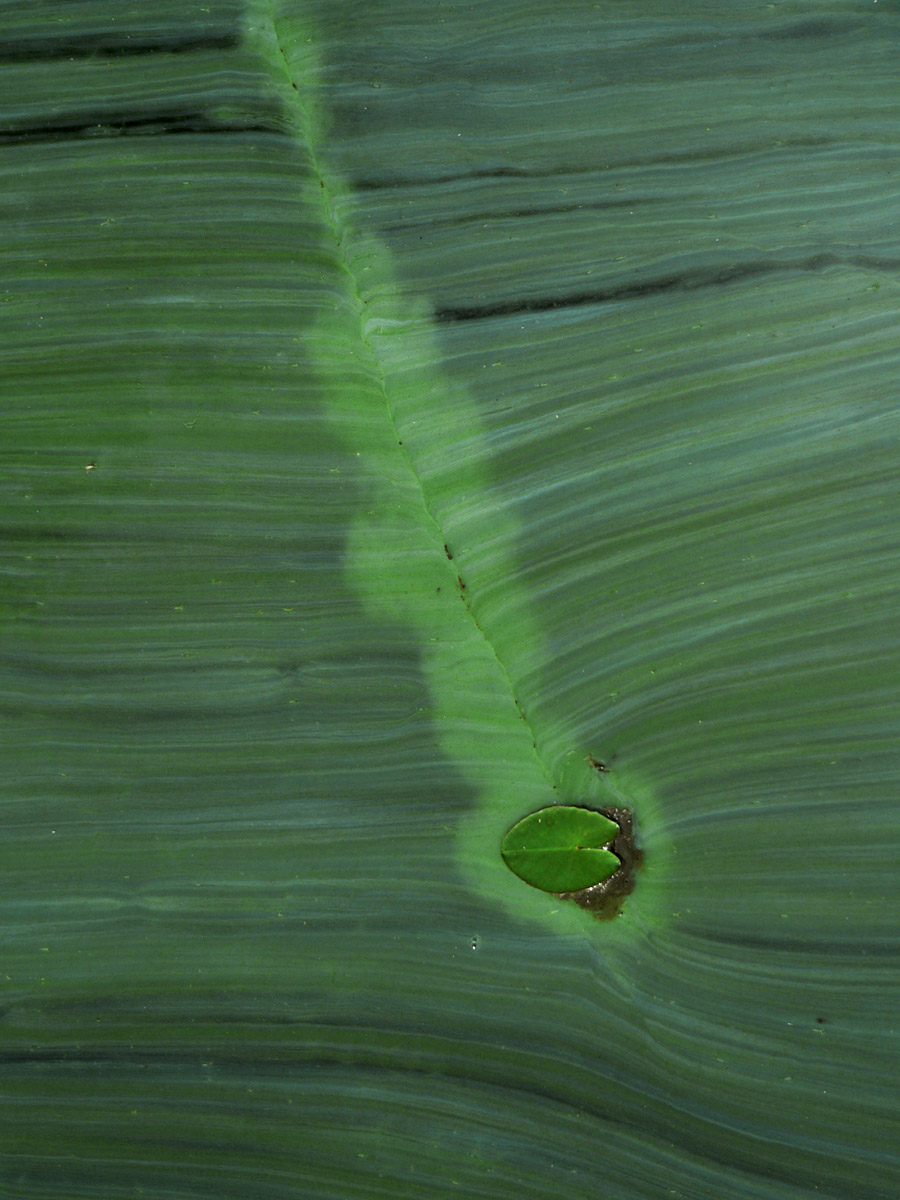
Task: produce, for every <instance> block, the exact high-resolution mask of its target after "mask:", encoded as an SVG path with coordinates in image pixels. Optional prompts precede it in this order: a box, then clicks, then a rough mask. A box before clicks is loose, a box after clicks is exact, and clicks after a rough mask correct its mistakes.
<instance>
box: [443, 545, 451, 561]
mask: <svg viewBox="0 0 900 1200" xmlns="http://www.w3.org/2000/svg"><path fill="white" fill-rule="evenodd" d="M444 553H445V554H446V555H447V557H448V558H449V559H450V561H451V562H452V561H453V555H452V554H451V553H450V547H449V546H448V545H447V543H446V542H444Z"/></svg>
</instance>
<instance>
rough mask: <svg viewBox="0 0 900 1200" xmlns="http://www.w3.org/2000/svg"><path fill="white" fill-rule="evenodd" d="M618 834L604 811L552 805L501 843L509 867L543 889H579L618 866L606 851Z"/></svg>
mask: <svg viewBox="0 0 900 1200" xmlns="http://www.w3.org/2000/svg"><path fill="white" fill-rule="evenodd" d="M618 832H619V827H618V825H617V824H616V823H615V821H610V820H609V818H608V817H604V816H603V815H602V813H598V812H592V811H591V810H590V809H587V808H576V807H574V806H573V805H562V804H560V805H556V806H554V807H551V808H542V809H541V810H540V812H535V813H530V814H529V815H528V816H527V817H523V818H522V820H521V821H517V822H516V824H515V825H514V826H513V827H512V829H510V831H509V833H507V835H506V836H505V837H504V839H503V842H502V844H501V847H500V853H501V854H502V855H503V860H504V862H505V863H506V865H507V866H508V867H509V869H510V870H511V871H514V872H515V873H516V875H518V876H519V878H520V879H524V880H525V882H526V883H530V884H531V886H532V887H536V888H540V889H541V890H542V891H544V892H577V891H580V890H581V889H582V888H586V887H591V886H592V885H593V884H595V883H600V882H601V881H602V880H604V879H608V878H609V877H610V875H612V874H614V872H615V871H617V870H618V868H619V866H620V865H621V864H620V863H619V860H618V858H616V856H615V854H613V853H612V851H611V850H610V849H608V847H609V844H610V843H611V842H612V841H613V839H614V838H615V837H616V835H617V834H618Z"/></svg>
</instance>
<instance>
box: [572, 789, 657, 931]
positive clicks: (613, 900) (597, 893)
mask: <svg viewBox="0 0 900 1200" xmlns="http://www.w3.org/2000/svg"><path fill="white" fill-rule="evenodd" d="M597 811H598V812H601V813H602V814H603V815H604V817H609V819H610V820H611V821H615V823H616V824H617V825H618V827H619V833H618V835H617V837H616V839H615V841H614V842H613V843H612V845H611V846H610V849H611V850H612V852H613V854H615V856H616V858H618V859H619V861H620V862H621V864H622V865H621V866H620V867H619V869H618V871H616V873H615V874H614V875H610V877H609V879H604V880H603V881H602V883H595V884H593V885H592V886H591V887H587V888H582V889H581V891H580V892H557V893H556V895H558V896H559V898H560V900H574V901H575V903H576V904H577V905H578V907H579V908H583V909H585V911H586V912H589V913H591V914H592V915H593V916H595V917H596V918H597V920H598V921H611V920H612V919H613V917H617V916H618V915H619V913H620V912H621V911H622V906H623V904H624V903H625V897H626V896H628V895H630V894H631V892H633V891H634V872H635V871H636V870H637V869H638V867H640V866H641V864H642V863H643V861H644V855H643V853H642V852H641V851H640V850H638V848H637V847H636V846H635V844H634V814H633V813H632V811H631V809H630V808H615V807H611V808H601V809H598V810H597Z"/></svg>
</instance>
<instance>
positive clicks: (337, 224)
mask: <svg viewBox="0 0 900 1200" xmlns="http://www.w3.org/2000/svg"><path fill="white" fill-rule="evenodd" d="M265 11H266V17H267V20H268V22H269V24H270V26H271V35H272V46H273V49H275V50H276V51H277V54H278V58H279V60H280V66H281V69H282V70H283V72H284V76H285V79H286V80H287V83H288V84H289V85H290V90H289V91H286V97H285V103H286V104H288V105H290V106H292V107H293V110H294V113H293V115H294V118H295V120H296V123H297V126H298V128H299V130H300V131H301V132H302V134H303V136H304V141H305V148H306V152H307V156H308V162H309V167H310V170H311V171H312V173H313V175H314V177H315V179H316V180H317V182H318V184H319V189H318V190H319V195H320V201H321V208H322V213H323V219H324V223H325V225H326V226H327V227H328V228H329V229H330V230H331V233H332V236H333V237H334V240H335V245H336V247H337V261H338V264H339V266H340V269H341V271H342V273H343V275H344V277H345V279H346V281H347V291H348V295H349V298H350V301H351V304H352V307H353V310H354V311H355V313H356V316H357V321H358V324H359V341H360V343H361V345H362V346H363V348H364V350H365V353H366V355H367V356H368V358H369V360H370V363H371V366H372V370H373V374H374V377H375V381H376V385H377V388H378V391H379V392H380V394H381V398H382V400H383V402H384V411H385V414H386V416H387V420H388V422H389V424H390V427H391V431H392V433H393V437H394V442H395V443H396V445H397V450H398V452H399V453H400V454H401V455H402V458H403V461H404V462H405V464H406V467H407V469H408V471H409V473H410V475H411V477H412V479H413V482H414V484H415V488H416V493H417V495H418V498H419V502H420V504H421V507H422V512H423V513H424V516H425V520H426V523H427V525H428V526H429V527H430V528H431V529H432V530H433V531H434V542H435V549H436V551H437V552H438V553H440V554H441V555H442V556H444V557H447V558H449V555H445V549H446V545H447V536H446V534H445V533H444V530H443V528H442V527H441V524H440V522H439V521H438V519H437V517H436V516H435V514H434V512H433V510H432V509H431V507H430V505H429V503H428V498H427V495H426V492H425V487H424V484H423V482H422V478H421V476H420V475H419V473H418V471H417V470H416V466H415V463H414V462H413V459H412V457H411V455H410V453H409V451H408V450H407V448H406V447H405V446H404V444H403V439H402V438H401V437H400V432H399V430H398V428H397V422H396V419H395V417H394V411H393V408H392V407H391V400H390V394H389V392H388V384H387V378H386V376H385V371H384V367H383V365H382V362H381V359H380V358H379V356H378V353H377V351H376V349H375V346H374V345H373V343H372V340H371V338H370V337H369V335H368V333H367V332H366V313H367V310H368V304H367V302H366V299H365V297H364V296H363V294H362V291H361V288H360V283H359V279H358V278H357V276H356V274H355V273H354V271H353V268H352V266H351V264H350V258H349V255H348V254H347V248H346V247H347V241H348V234H347V232H346V230H345V228H344V226H343V224H342V222H341V221H340V219H339V218H338V216H337V212H336V207H335V204H334V192H333V188H332V187H330V186H329V182H328V173H327V171H326V170H325V169H324V167H323V165H322V162H321V161H320V158H319V152H318V137H317V135H316V123H315V121H314V120H313V117H312V115H311V112H310V108H309V101H308V100H307V101H306V102H305V101H304V93H303V92H302V91H301V88H300V86H299V85H298V82H297V81H296V80H295V79H294V77H293V75H292V73H291V67H290V63H289V61H288V58H287V55H286V53H285V49H284V42H283V40H282V38H281V36H280V35H279V31H278V19H277V15H276V0H267V3H266V4H265ZM302 82H303V81H302V80H301V83H302ZM447 572H448V575H449V576H450V577H451V578H452V579H453V582H454V584H455V583H457V581H458V580H459V576H458V575H457V574H456V571H455V570H454V569H453V567H452V565H451V564H450V563H449V562H448V564H447ZM460 583H461V580H460ZM464 586H465V585H461V586H460V588H459V596H460V603H461V604H462V605H463V608H464V609H465V611H466V612H467V613H468V615H469V618H470V620H471V621H472V624H473V625H474V627H475V629H476V630H477V631H478V633H479V634H480V636H481V638H482V639H483V641H484V643H485V645H486V646H487V648H488V650H489V651H490V653H491V655H492V656H493V658H494V661H495V662H496V663H497V666H498V667H499V669H500V671H501V673H502V675H503V678H504V680H505V682H506V685H507V687H508V689H509V693H510V696H511V697H512V701H513V704H514V705H515V708H516V711H517V712H518V714H519V716H520V718H521V719H522V721H523V722H524V724H525V727H526V728H527V730H528V732H529V734H530V737H531V745H532V747H533V749H534V755H535V759H536V761H537V763H538V766H539V767H540V770H541V772H542V773H543V775H544V776H545V777H546V779H547V782H548V783H549V785H550V787H551V788H552V790H553V791H554V792H555V791H557V790H558V789H557V786H556V782H555V780H554V778H553V774H552V772H551V771H550V768H549V766H548V765H547V763H546V761H545V760H544V758H543V756H542V755H541V753H540V751H539V750H538V747H537V736H536V734H535V730H534V727H533V726H532V724H531V721H530V719H529V717H528V715H527V713H526V712H525V710H524V708H523V707H522V705H521V703H520V702H519V698H518V695H517V694H516V688H515V685H514V683H513V680H512V676H511V675H510V673H509V669H508V668H507V666H506V664H505V663H504V661H503V659H502V658H501V657H500V655H499V654H498V652H497V648H496V646H495V645H494V644H493V642H492V641H491V639H490V637H488V634H487V632H486V631H485V629H484V627H483V626H482V625H481V623H480V622H479V620H478V618H477V617H476V616H475V613H474V612H473V611H472V607H471V604H470V602H469V600H468V598H467V596H466V595H465V590H464Z"/></svg>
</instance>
